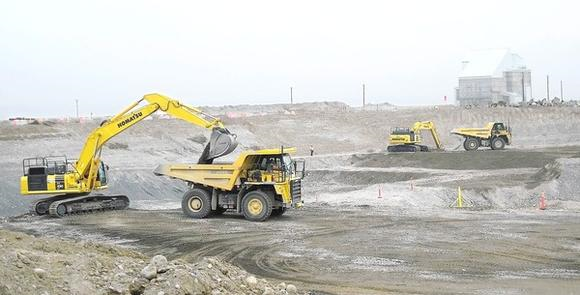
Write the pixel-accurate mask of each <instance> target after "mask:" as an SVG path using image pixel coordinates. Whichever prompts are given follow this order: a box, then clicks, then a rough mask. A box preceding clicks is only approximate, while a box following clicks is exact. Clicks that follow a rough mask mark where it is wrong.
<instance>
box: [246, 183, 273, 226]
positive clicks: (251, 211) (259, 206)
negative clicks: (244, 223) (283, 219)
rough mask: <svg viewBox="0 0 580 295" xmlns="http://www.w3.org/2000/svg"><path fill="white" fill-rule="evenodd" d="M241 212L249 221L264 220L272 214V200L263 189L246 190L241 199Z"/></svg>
mask: <svg viewBox="0 0 580 295" xmlns="http://www.w3.org/2000/svg"><path fill="white" fill-rule="evenodd" d="M242 212H243V213H244V217H245V218H246V219H247V220H250V221H264V220H266V219H268V217H270V215H272V200H271V199H270V196H268V194H266V193H265V192H263V191H260V190H256V191H251V192H248V193H247V194H246V195H245V196H244V198H243V199H242Z"/></svg>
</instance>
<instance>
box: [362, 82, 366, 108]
mask: <svg viewBox="0 0 580 295" xmlns="http://www.w3.org/2000/svg"><path fill="white" fill-rule="evenodd" d="M362 88H363V89H362V90H363V93H362V99H363V108H364V107H365V105H366V93H365V84H363V87H362Z"/></svg>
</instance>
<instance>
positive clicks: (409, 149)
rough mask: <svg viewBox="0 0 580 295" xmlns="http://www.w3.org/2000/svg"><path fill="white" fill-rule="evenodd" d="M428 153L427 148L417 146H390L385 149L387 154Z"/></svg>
mask: <svg viewBox="0 0 580 295" xmlns="http://www.w3.org/2000/svg"><path fill="white" fill-rule="evenodd" d="M428 151H429V147H427V146H425V145H417V144H401V145H390V146H388V147H387V152H389V153H415V152H428Z"/></svg>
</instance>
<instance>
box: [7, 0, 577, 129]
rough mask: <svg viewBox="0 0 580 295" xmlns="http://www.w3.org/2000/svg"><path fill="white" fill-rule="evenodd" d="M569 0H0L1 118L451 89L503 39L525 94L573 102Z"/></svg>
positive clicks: (404, 96)
mask: <svg viewBox="0 0 580 295" xmlns="http://www.w3.org/2000/svg"><path fill="white" fill-rule="evenodd" d="M579 6H580V5H578V4H575V2H574V1H553V0H552V1H505V0H504V1H489V0H487V1H467V0H462V1H354V0H353V1H314V0H310V1H295V0H294V1H284V2H282V1H248V0H246V1H200V2H194V1H102V0H101V1H78V0H75V1H58V0H55V1H25V0H23V1H17V0H13V1H9V0H0V118H2V119H6V118H8V117H12V116H66V115H71V116H72V115H74V113H75V105H74V100H75V99H78V100H79V101H80V102H79V104H80V112H81V115H88V114H89V113H90V112H93V113H95V114H99V115H100V114H111V113H115V112H118V111H120V110H121V109H122V108H123V107H124V106H125V105H127V104H129V103H130V102H132V101H134V100H136V99H138V98H140V97H141V96H142V95H143V94H145V93H150V92H161V93H164V94H166V95H169V96H172V97H175V98H178V99H180V100H182V101H184V102H187V103H189V104H193V105H223V104H258V103H280V102H287V101H289V87H290V86H293V87H294V97H295V101H296V102H302V101H313V100H337V101H343V102H346V103H349V104H351V105H360V103H361V85H362V84H363V83H365V84H366V85H367V100H368V101H370V102H373V103H376V102H390V103H395V104H400V105H418V104H438V103H443V96H445V95H447V96H448V97H450V98H453V97H454V87H456V86H457V74H458V73H459V70H460V67H461V59H462V58H463V57H464V56H465V55H466V54H467V53H468V52H469V51H470V50H474V49H485V48H511V49H512V51H513V52H515V53H518V54H519V55H521V56H522V57H523V58H524V59H525V61H526V64H527V65H528V67H529V68H531V69H532V76H533V94H534V96H535V97H539V96H544V95H545V76H546V74H549V75H550V79H551V82H552V87H551V94H552V96H553V95H558V96H559V91H560V89H559V81H560V80H563V81H564V92H565V93H564V96H565V97H574V98H578V99H580V74H579V72H578V69H580V61H579V56H580V33H579V32H578V28H580V17H579V16H578V12H579V11H580V9H579V8H580V7H579Z"/></svg>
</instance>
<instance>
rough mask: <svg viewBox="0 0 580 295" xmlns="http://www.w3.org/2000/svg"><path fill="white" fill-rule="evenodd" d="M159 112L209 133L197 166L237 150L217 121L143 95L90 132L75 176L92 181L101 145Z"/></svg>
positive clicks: (163, 98) (231, 136) (170, 101)
mask: <svg viewBox="0 0 580 295" xmlns="http://www.w3.org/2000/svg"><path fill="white" fill-rule="evenodd" d="M143 101H146V102H148V104H146V105H144V106H142V107H138V106H139V105H140V104H141V103H142V102H143ZM159 110H161V111H163V112H165V113H167V114H168V115H170V116H172V117H174V118H178V119H181V120H184V121H186V122H189V123H192V124H194V125H197V126H200V127H203V128H207V129H212V135H211V137H210V141H209V143H208V144H207V146H206V147H205V149H204V152H203V154H202V156H201V158H200V160H199V162H200V163H211V161H212V160H213V159H214V158H217V157H220V156H223V155H226V154H229V153H231V152H232V151H233V150H234V149H235V148H236V146H237V140H236V136H235V135H234V134H232V133H230V132H229V131H228V130H227V129H226V128H224V126H223V123H222V122H221V121H220V119H218V118H216V117H214V116H211V115H209V114H206V113H204V112H202V111H201V110H199V109H197V108H194V107H190V106H187V105H184V104H182V103H180V102H179V101H177V100H174V99H171V98H169V97H167V96H164V95H161V94H157V93H153V94H147V95H145V96H143V98H141V99H140V100H138V101H136V102H134V103H132V104H131V105H129V106H128V107H127V108H125V109H124V110H123V111H121V112H120V113H118V114H117V115H115V116H113V117H112V118H110V119H109V120H106V121H104V122H103V123H101V126H100V127H98V128H97V129H95V130H94V131H93V132H91V134H90V135H89V136H88V138H87V140H86V142H85V145H84V147H83V149H82V151H81V154H80V156H79V158H78V161H77V162H76V165H75V168H76V170H77V173H79V174H80V175H79V176H80V177H81V178H86V179H88V180H89V181H90V180H91V179H94V178H95V176H96V173H97V169H98V167H99V163H100V152H101V149H102V147H103V145H104V144H105V143H106V142H107V141H109V140H110V139H111V138H112V137H114V136H116V135H118V134H120V133H121V132H123V131H125V130H127V129H128V128H129V127H131V126H133V125H135V124H137V123H139V122H141V121H142V120H144V119H145V118H147V117H149V116H150V115H152V114H153V113H155V112H157V111H159Z"/></svg>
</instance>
